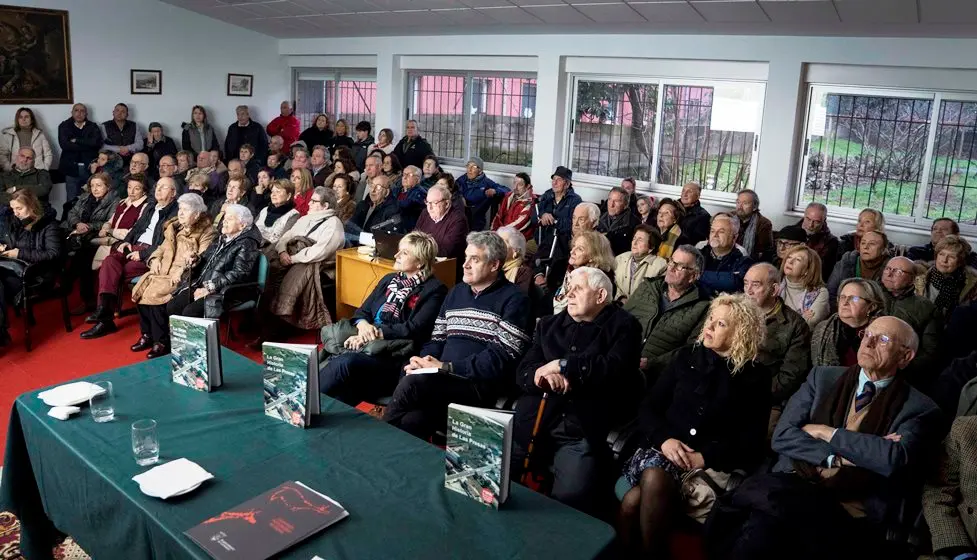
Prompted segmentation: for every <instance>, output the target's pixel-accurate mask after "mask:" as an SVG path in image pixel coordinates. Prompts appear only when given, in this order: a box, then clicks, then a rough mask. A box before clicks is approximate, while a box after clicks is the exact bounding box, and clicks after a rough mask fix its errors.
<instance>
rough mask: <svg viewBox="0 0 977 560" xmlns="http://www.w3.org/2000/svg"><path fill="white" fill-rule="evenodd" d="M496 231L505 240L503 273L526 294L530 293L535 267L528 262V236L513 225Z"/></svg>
mask: <svg viewBox="0 0 977 560" xmlns="http://www.w3.org/2000/svg"><path fill="white" fill-rule="evenodd" d="M496 233H498V234H499V236H500V237H502V240H503V241H505V246H506V249H507V250H508V253H507V254H506V260H505V263H504V264H503V265H502V273H503V274H505V277H506V280H508V281H509V282H512V283H513V284H515V285H517V286H519V289H520V290H522V291H523V293H525V294H527V295H528V294H529V287H530V285H531V284H532V282H533V269H532V268H530V267H529V265H527V264H526V260H525V257H526V238H525V237H524V236H523V234H522V232H520V231H519V230H517V229H516V228H514V227H512V226H503V227H500V228H499V229H498V230H496Z"/></svg>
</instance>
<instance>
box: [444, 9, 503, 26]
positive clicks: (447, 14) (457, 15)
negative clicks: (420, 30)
mask: <svg viewBox="0 0 977 560" xmlns="http://www.w3.org/2000/svg"><path fill="white" fill-rule="evenodd" d="M432 11H433V12H434V13H436V14H438V15H440V16H441V17H443V18H445V19H446V20H448V21H449V22H452V23H454V24H456V25H489V24H491V23H492V20H490V19H488V18H487V17H485V16H484V15H482V14H480V13H478V12H476V11H475V10H471V9H467V8H465V9H454V10H432Z"/></svg>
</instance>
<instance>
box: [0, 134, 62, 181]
mask: <svg viewBox="0 0 977 560" xmlns="http://www.w3.org/2000/svg"><path fill="white" fill-rule="evenodd" d="M21 147H22V146H21V145H20V136H17V131H16V130H14V127H12V126H9V127H7V128H5V129H3V130H0V171H10V170H11V169H13V166H14V163H15V162H16V161H17V152H19V151H20V148H21ZM30 148H33V150H34V167H36V168H38V169H43V170H45V171H47V170H49V169H51V163H52V162H53V161H54V152H52V151H51V144H49V143H48V140H47V135H46V134H44V131H42V130H41V129H39V128H34V129H31V145H30Z"/></svg>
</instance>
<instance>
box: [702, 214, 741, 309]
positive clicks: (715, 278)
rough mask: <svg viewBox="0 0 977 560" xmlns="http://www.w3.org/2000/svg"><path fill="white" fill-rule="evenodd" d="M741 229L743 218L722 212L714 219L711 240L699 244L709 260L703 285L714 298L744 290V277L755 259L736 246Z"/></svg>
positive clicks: (710, 227) (710, 230)
mask: <svg viewBox="0 0 977 560" xmlns="http://www.w3.org/2000/svg"><path fill="white" fill-rule="evenodd" d="M739 227H740V221H739V219H737V218H736V217H734V216H732V215H730V214H727V213H725V212H720V213H718V214H716V215H715V216H713V217H712V220H711V224H710V226H709V239H708V240H707V241H702V242H700V243H699V244H698V245H696V248H697V249H699V250H700V251H702V255H703V256H704V257H705V259H706V263H705V268H704V269H703V271H702V276H701V277H700V278H699V284H700V285H701V286H702V287H703V288H704V289H705V290H706V292H708V293H709V294H710V295H714V294H718V293H723V292H725V293H736V292H742V291H743V276H744V275H745V274H746V271H747V270H749V268H750V265H752V264H753V259H751V258H750V257H749V255H748V254H747V252H746V250H745V249H743V247H741V246H739V245H737V244H736V234H737V233H739Z"/></svg>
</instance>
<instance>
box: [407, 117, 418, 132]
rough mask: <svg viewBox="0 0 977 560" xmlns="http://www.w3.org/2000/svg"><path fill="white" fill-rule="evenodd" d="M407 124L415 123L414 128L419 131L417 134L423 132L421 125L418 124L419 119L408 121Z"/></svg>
mask: <svg viewBox="0 0 977 560" xmlns="http://www.w3.org/2000/svg"><path fill="white" fill-rule="evenodd" d="M407 123H414V128H416V129H417V132H420V131H421V123H419V122H417V119H407Z"/></svg>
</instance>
